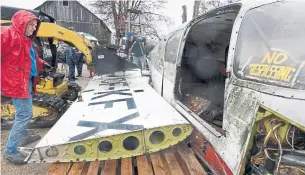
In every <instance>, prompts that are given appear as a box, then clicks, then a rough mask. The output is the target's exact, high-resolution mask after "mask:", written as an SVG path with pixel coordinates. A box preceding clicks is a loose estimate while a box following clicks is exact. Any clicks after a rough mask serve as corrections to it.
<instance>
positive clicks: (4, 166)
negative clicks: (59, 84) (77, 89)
mask: <svg viewBox="0 0 305 175" xmlns="http://www.w3.org/2000/svg"><path fill="white" fill-rule="evenodd" d="M88 76H89V72H88V70H87V66H86V65H84V67H83V77H79V78H78V80H76V83H77V84H79V85H80V86H81V87H82V88H85V87H86V86H87V84H88V82H89V81H90V78H87V77H88ZM38 131H39V133H40V135H41V136H42V137H43V136H44V135H45V134H46V133H47V132H48V131H49V129H39V130H38ZM8 135H9V131H1V174H3V175H42V174H46V172H47V171H48V168H49V166H50V164H47V163H40V164H26V165H19V166H17V165H14V164H11V163H10V162H8V161H7V160H5V159H3V152H4V150H5V145H6V142H7V137H8ZM35 144H36V143H33V144H32V145H29V146H35Z"/></svg>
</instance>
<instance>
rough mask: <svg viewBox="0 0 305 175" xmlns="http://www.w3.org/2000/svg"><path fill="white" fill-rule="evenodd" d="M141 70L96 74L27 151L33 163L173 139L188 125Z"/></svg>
mask: <svg viewBox="0 0 305 175" xmlns="http://www.w3.org/2000/svg"><path fill="white" fill-rule="evenodd" d="M148 81H149V78H148V77H145V76H141V73H140V70H139V69H132V70H128V71H124V72H122V71H121V72H116V73H114V74H107V75H102V76H96V77H94V78H93V79H92V80H91V81H90V82H89V84H88V85H87V87H86V89H84V90H83V91H82V93H81V99H79V100H76V101H75V102H74V103H73V104H72V105H71V107H70V108H69V109H68V110H67V111H66V113H65V114H64V115H63V116H62V117H61V118H60V119H59V121H58V122H57V123H56V124H55V125H54V126H53V127H52V128H51V130H50V131H49V132H48V133H47V134H46V135H45V137H44V138H42V140H41V141H40V142H39V143H38V144H37V145H36V147H35V148H34V149H33V150H32V152H31V154H30V155H29V156H28V160H29V163H31V162H50V163H51V162H70V161H73V162H77V161H95V160H106V159H118V158H123V157H132V156H136V155H141V154H144V153H151V152H155V151H159V150H162V149H165V148H168V147H170V146H172V145H174V144H177V143H179V142H181V141H182V140H184V139H185V138H186V137H187V136H189V135H190V134H191V132H192V127H191V125H190V124H189V122H188V121H187V120H186V119H185V118H183V117H182V115H180V114H179V113H178V112H177V111H176V110H175V109H174V108H173V107H172V106H171V105H170V104H168V103H167V102H166V101H165V100H164V99H163V98H162V97H161V96H160V95H159V94H158V93H157V92H155V91H154V89H153V88H152V87H150V86H149V85H148Z"/></svg>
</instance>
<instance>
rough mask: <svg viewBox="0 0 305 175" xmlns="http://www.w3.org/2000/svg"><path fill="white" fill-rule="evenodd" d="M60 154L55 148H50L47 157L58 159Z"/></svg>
mask: <svg viewBox="0 0 305 175" xmlns="http://www.w3.org/2000/svg"><path fill="white" fill-rule="evenodd" d="M58 154H59V152H58V150H57V149H56V148H55V147H54V146H51V147H50V148H48V149H47V150H46V155H47V156H48V157H56V156H58Z"/></svg>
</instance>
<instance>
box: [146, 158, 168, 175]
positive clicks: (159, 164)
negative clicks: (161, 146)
mask: <svg viewBox="0 0 305 175" xmlns="http://www.w3.org/2000/svg"><path fill="white" fill-rule="evenodd" d="M150 158H151V161H152V165H153V169H154V172H155V174H156V175H167V174H168V173H167V172H168V169H167V167H166V166H165V165H164V163H163V161H162V158H161V155H160V154H159V153H153V154H151V155H150Z"/></svg>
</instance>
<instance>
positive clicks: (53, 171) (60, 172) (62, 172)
mask: <svg viewBox="0 0 305 175" xmlns="http://www.w3.org/2000/svg"><path fill="white" fill-rule="evenodd" d="M70 167H71V163H53V164H52V165H51V167H50V168H49V170H48V172H47V174H48V175H66V174H67V173H68V172H69V169H70Z"/></svg>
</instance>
